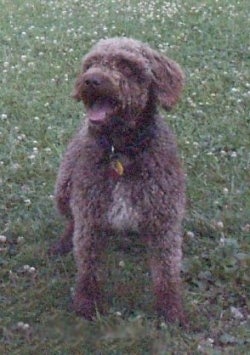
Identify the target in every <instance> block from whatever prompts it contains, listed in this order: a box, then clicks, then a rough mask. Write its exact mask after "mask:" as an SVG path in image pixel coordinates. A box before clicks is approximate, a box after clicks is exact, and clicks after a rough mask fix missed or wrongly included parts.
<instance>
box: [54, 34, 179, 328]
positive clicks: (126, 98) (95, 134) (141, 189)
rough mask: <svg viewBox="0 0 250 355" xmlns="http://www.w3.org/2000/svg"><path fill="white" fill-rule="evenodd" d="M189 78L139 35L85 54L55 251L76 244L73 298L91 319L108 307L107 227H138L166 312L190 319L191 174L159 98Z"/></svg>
mask: <svg viewBox="0 0 250 355" xmlns="http://www.w3.org/2000/svg"><path fill="white" fill-rule="evenodd" d="M182 87H183V73H182V70H181V69H180V67H179V65H178V64H177V63H175V62H174V61H172V60H171V59H169V58H167V57H166V56H164V55H162V54H160V53H158V52H157V51H155V50H153V49H151V48H150V47H149V46H148V45H146V44H144V43H141V42H139V41H137V40H134V39H129V38H111V39H107V40H101V41H99V42H98V43H97V44H96V45H95V46H94V47H93V48H92V50H91V51H90V52H89V53H88V54H87V55H86V56H85V57H84V59H83V66H82V72H81V74H80V75H79V77H78V79H77V81H76V85H75V92H74V95H73V96H74V98H75V99H76V100H78V101H82V102H83V103H84V106H85V109H86V119H85V121H84V122H83V124H82V126H81V127H80V129H79V131H78V132H77V134H76V135H75V136H74V138H73V139H72V141H71V142H70V144H69V146H68V148H67V150H66V153H65V155H64V157H63V160H62V163H61V166H60V169H59V174H58V178H57V182H56V189H55V199H56V203H57V207H58V210H59V211H60V213H61V214H62V215H64V216H66V217H67V219H68V224H67V227H66V229H65V232H64V234H63V236H62V237H61V239H60V240H59V242H57V243H56V244H55V245H54V246H53V247H52V252H53V253H61V254H63V253H66V252H68V251H69V250H70V249H71V248H72V246H73V251H74V257H75V261H76V264H77V270H78V271H77V278H76V288H75V295H74V300H73V307H74V310H75V311H76V312H77V313H78V314H80V315H81V316H83V317H85V318H86V319H93V317H94V316H95V312H96V308H97V309H98V310H99V311H100V312H102V305H103V295H102V290H101V286H100V285H101V283H100V280H99V273H98V269H100V267H101V266H100V265H101V257H102V255H103V251H104V249H105V245H106V243H107V240H108V237H109V235H110V234H111V233H124V234H126V233H129V232H136V233H137V235H138V238H141V240H142V241H143V243H146V245H147V247H148V250H149V253H148V255H149V264H150V268H151V274H152V281H153V290H154V293H155V305H156V310H157V311H158V314H159V315H160V316H163V317H164V318H165V320H167V321H169V322H180V323H182V324H184V323H185V316H184V312H183V307H182V290H181V279H180V267H181V258H182V251H181V244H182V232H181V222H182V219H183V215H184V207H185V181H184V180H185V179H184V173H183V171H182V168H181V165H180V161H179V158H178V154H177V146H176V142H175V138H174V136H173V134H172V133H171V131H170V129H169V128H168V127H167V125H166V124H165V123H164V121H163V118H162V117H161V116H160V115H159V114H158V113H157V105H160V106H162V107H163V108H165V109H170V108H172V107H173V106H174V105H175V103H176V102H177V100H178V99H179V96H180V93H181V90H182Z"/></svg>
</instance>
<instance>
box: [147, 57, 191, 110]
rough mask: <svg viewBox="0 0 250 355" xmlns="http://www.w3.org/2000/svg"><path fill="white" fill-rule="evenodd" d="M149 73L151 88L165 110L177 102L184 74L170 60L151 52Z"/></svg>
mask: <svg viewBox="0 0 250 355" xmlns="http://www.w3.org/2000/svg"><path fill="white" fill-rule="evenodd" d="M151 55H152V57H151V58H150V65H151V72H152V75H153V86H154V90H155V93H156V97H157V99H158V101H159V104H160V105H161V106H162V107H163V108H164V109H166V110H169V109H171V108H172V107H173V106H174V105H175V103H176V102H177V101H178V99H179V97H180V94H181V91H182V88H183V85H184V74H183V71H182V70H181V68H180V66H179V65H178V64H177V63H176V62H174V61H173V60H172V59H169V58H168V57H166V56H164V55H162V54H160V53H158V52H156V51H152V52H151Z"/></svg>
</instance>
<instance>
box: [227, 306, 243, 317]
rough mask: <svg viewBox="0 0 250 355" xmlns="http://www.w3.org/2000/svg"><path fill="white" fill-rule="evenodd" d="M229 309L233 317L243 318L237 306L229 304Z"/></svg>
mask: <svg viewBox="0 0 250 355" xmlns="http://www.w3.org/2000/svg"><path fill="white" fill-rule="evenodd" d="M230 311H231V313H232V316H233V317H234V318H235V319H243V318H244V316H243V314H242V313H241V312H240V310H239V309H238V308H236V307H233V306H231V307H230Z"/></svg>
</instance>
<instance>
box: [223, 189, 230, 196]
mask: <svg viewBox="0 0 250 355" xmlns="http://www.w3.org/2000/svg"><path fill="white" fill-rule="evenodd" d="M228 192H229V190H228V188H227V187H224V189H223V193H224V194H225V195H227V194H228Z"/></svg>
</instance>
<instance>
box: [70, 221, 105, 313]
mask: <svg viewBox="0 0 250 355" xmlns="http://www.w3.org/2000/svg"><path fill="white" fill-rule="evenodd" d="M104 244H105V237H103V235H101V233H98V231H93V230H92V231H90V230H85V229H84V228H83V229H82V230H81V228H79V226H77V225H76V228H75V233H74V238H73V245H74V256H75V260H76V265H77V278H76V287H75V294H74V298H73V308H74V310H75V312H76V313H77V314H78V315H80V316H82V317H84V318H86V319H88V320H92V319H93V318H94V317H95V315H96V311H98V312H100V313H102V312H103V297H102V292H101V287H100V282H101V280H100V271H101V270H102V267H101V259H102V258H101V256H102V252H103V249H104V247H105V245H104Z"/></svg>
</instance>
